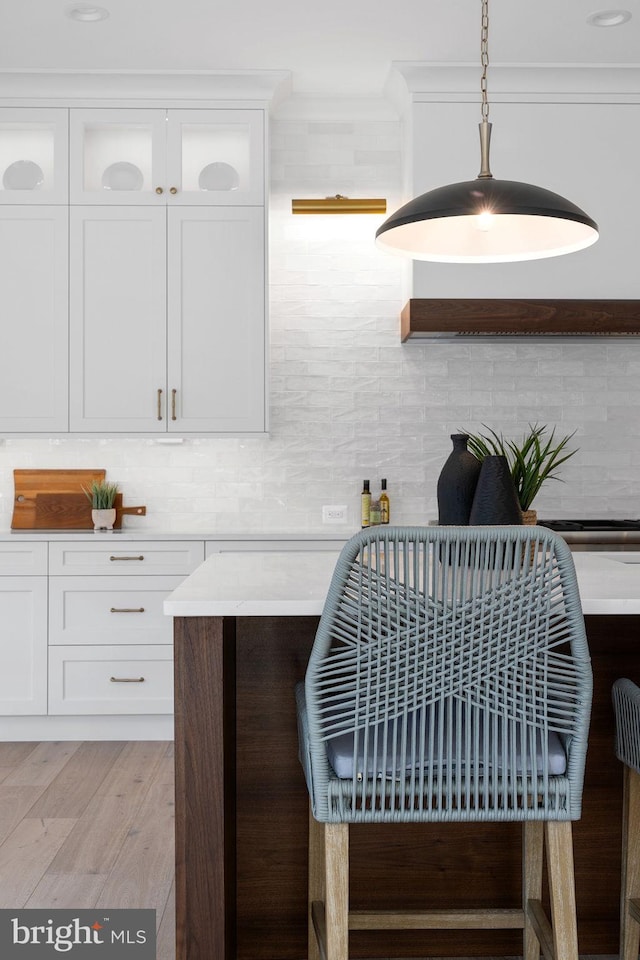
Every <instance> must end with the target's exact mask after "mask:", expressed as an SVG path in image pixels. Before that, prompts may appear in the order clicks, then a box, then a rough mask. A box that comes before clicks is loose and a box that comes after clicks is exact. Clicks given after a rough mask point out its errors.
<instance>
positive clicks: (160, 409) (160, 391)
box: [158, 389, 162, 420]
mask: <svg viewBox="0 0 640 960" xmlns="http://www.w3.org/2000/svg"><path fill="white" fill-rule="evenodd" d="M158 420H162V390H160V389H158Z"/></svg>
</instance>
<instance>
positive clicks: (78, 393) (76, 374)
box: [69, 207, 167, 434]
mask: <svg viewBox="0 0 640 960" xmlns="http://www.w3.org/2000/svg"><path fill="white" fill-rule="evenodd" d="M165 230H166V212H165V211H164V210H161V209H153V208H149V207H73V208H72V209H71V243H70V260H71V290H70V303H69V305H70V320H69V323H70V379H69V392H70V415H69V419H70V428H71V431H72V432H74V431H87V432H89V433H98V434H102V433H109V432H117V433H136V432H142V431H144V432H146V433H165V432H166V429H167V426H166V391H167V385H166V379H167V343H166V337H167V332H166V328H167V324H166V279H165V278H166V269H167V268H166V236H165Z"/></svg>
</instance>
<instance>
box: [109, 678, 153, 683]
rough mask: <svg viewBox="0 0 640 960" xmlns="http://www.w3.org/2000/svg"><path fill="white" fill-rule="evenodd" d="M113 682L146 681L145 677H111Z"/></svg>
mask: <svg viewBox="0 0 640 960" xmlns="http://www.w3.org/2000/svg"><path fill="white" fill-rule="evenodd" d="M109 680H110V682H111V683H144V677H110V678H109Z"/></svg>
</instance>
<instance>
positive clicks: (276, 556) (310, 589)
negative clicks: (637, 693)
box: [164, 550, 640, 617]
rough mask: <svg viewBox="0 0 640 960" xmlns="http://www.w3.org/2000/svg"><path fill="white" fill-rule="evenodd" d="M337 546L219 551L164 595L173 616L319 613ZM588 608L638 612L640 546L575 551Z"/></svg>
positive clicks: (586, 610)
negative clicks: (638, 548) (632, 549)
mask: <svg viewBox="0 0 640 960" xmlns="http://www.w3.org/2000/svg"><path fill="white" fill-rule="evenodd" d="M337 557H338V551H334V550H326V551H320V552H317V553H316V552H306V553H303V552H298V551H295V550H293V551H288V552H278V551H264V552H261V553H223V554H215V555H214V556H212V557H210V558H209V559H208V560H205V562H204V563H203V564H202V565H201V566H200V567H198V569H197V570H195V571H194V573H192V574H191V576H190V577H187V579H186V580H185V581H184V582H183V583H182V584H181V585H180V586H179V587H178V588H177V589H176V590H174V591H173V593H172V594H171V595H170V596H169V597H168V598H167V600H165V603H164V612H165V614H168V615H169V616H174V617H227V616H238V617H260V616H263V617H267V616H319V615H320V614H321V613H322V607H323V605H324V600H325V597H326V594H327V590H328V587H329V581H330V579H331V574H332V572H333V568H334V566H335V562H336V559H337ZM573 559H574V563H575V567H576V574H577V577H578V586H579V589H580V597H581V600H582V609H583V612H584V613H585V614H640V552H638V553H635V552H634V553H631V552H612V553H604V552H594V553H576V554H574V555H573Z"/></svg>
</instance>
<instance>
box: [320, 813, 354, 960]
mask: <svg viewBox="0 0 640 960" xmlns="http://www.w3.org/2000/svg"><path fill="white" fill-rule="evenodd" d="M324 852H325V931H326V932H325V936H326V960H348V957H349V824H348V823H326V824H325V825H324Z"/></svg>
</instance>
